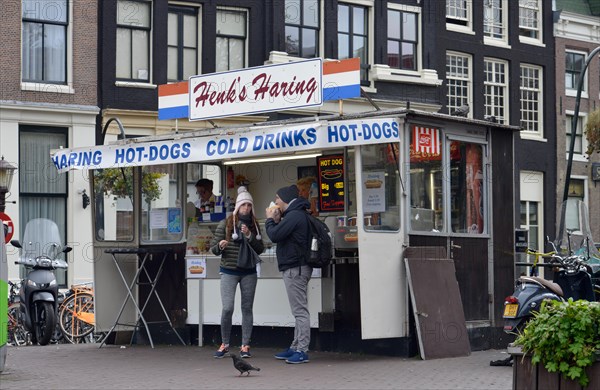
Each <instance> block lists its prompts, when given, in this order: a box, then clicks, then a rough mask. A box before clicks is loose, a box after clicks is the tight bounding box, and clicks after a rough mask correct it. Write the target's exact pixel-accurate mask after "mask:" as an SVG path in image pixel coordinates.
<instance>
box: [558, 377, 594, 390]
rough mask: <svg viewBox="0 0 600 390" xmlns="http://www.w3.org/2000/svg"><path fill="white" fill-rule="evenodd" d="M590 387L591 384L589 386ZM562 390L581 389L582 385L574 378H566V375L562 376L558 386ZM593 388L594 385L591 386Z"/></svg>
mask: <svg viewBox="0 0 600 390" xmlns="http://www.w3.org/2000/svg"><path fill="white" fill-rule="evenodd" d="M588 387H589V386H588ZM558 388H559V389H560V390H581V385H580V384H579V382H576V381H574V380H572V379H569V378H566V377H565V376H564V375H561V376H560V384H559V387H558ZM589 388H590V389H592V388H593V387H589Z"/></svg>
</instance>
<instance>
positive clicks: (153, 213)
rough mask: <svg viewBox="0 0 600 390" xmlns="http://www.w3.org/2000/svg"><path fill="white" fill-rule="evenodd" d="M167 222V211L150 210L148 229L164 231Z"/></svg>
mask: <svg viewBox="0 0 600 390" xmlns="http://www.w3.org/2000/svg"><path fill="white" fill-rule="evenodd" d="M168 222H169V219H168V218H167V209H156V210H150V229H165V228H166V227H167V226H168Z"/></svg>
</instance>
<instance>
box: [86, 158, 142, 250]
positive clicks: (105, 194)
mask: <svg viewBox="0 0 600 390" xmlns="http://www.w3.org/2000/svg"><path fill="white" fill-rule="evenodd" d="M133 169H134V168H131V167H128V168H107V169H98V170H94V176H93V177H94V202H95V203H94V208H95V210H94V214H95V216H96V219H95V223H96V226H95V230H96V239H97V240H98V241H132V240H133V226H134V220H133V199H134V198H133Z"/></svg>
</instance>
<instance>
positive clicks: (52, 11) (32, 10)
mask: <svg viewBox="0 0 600 390" xmlns="http://www.w3.org/2000/svg"><path fill="white" fill-rule="evenodd" d="M22 6H23V8H22V14H21V16H22V18H23V19H22V20H23V36H22V46H21V50H22V53H21V55H22V65H21V66H22V68H21V71H22V77H23V81H29V82H36V83H40V82H41V83H50V84H67V27H68V25H69V7H68V2H67V0H57V1H52V2H44V1H39V0H23V5H22Z"/></svg>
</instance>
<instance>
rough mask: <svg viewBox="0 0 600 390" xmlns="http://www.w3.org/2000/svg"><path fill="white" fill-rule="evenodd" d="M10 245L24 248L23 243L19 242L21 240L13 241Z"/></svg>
mask: <svg viewBox="0 0 600 390" xmlns="http://www.w3.org/2000/svg"><path fill="white" fill-rule="evenodd" d="M10 243H11V245H12V246H14V247H15V248H22V246H21V243H20V242H19V240H11V241H10Z"/></svg>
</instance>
